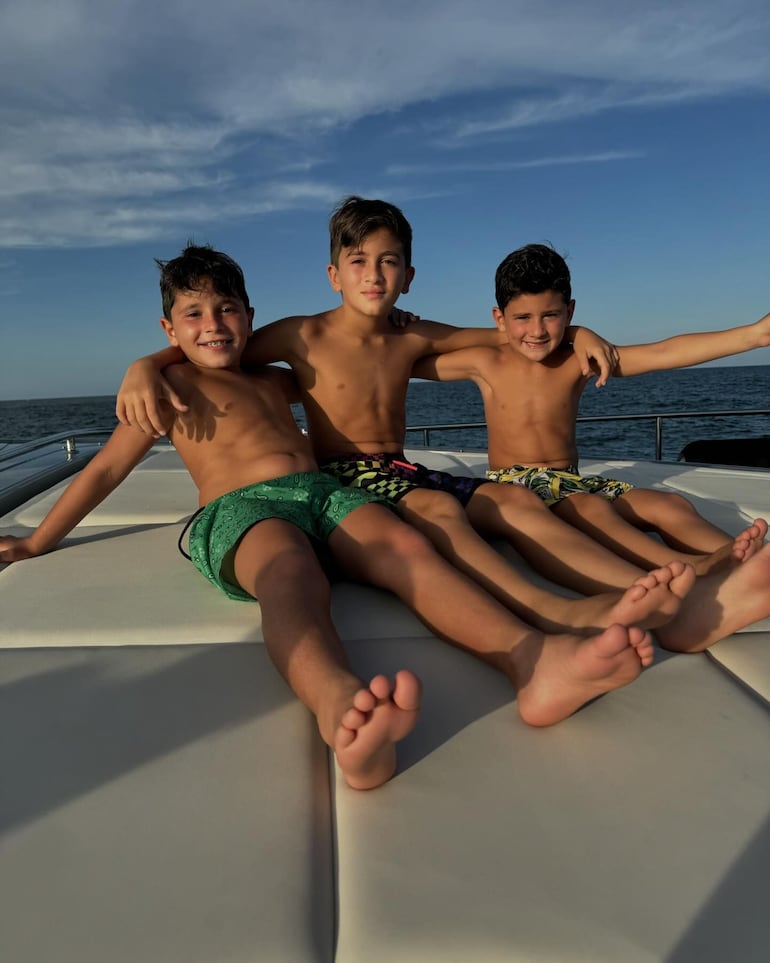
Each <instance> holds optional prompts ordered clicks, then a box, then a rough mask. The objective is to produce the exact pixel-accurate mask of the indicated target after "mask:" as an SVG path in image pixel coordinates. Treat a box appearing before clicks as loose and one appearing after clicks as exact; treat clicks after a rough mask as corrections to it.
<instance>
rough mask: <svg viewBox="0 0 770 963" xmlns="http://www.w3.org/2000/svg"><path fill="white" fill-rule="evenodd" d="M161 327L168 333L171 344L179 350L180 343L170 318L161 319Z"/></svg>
mask: <svg viewBox="0 0 770 963" xmlns="http://www.w3.org/2000/svg"><path fill="white" fill-rule="evenodd" d="M160 326H161V328H163V330H164V331H165V332H166V337H167V338H168V340H169V341H170V342H171V344H173V345H174V347H177V348H178V347H179V342H178V341H177V339H176V335H175V334H174V325H173V324H172V323H171V322H170V321H169V319H168V318H161V319H160Z"/></svg>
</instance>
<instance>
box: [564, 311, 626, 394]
mask: <svg viewBox="0 0 770 963" xmlns="http://www.w3.org/2000/svg"><path fill="white" fill-rule="evenodd" d="M572 350H573V351H574V352H575V357H576V358H577V359H578V362H579V364H580V370H581V371H582V372H583V374H584V375H585V376H586V377H588V375H590V374H592V372H593V371H594V370H595V369H596V368H598V369H599V376H598V377H597V379H596V387H597V388H603V387H604V385H606V384H607V379H608V378H609V377H610V376H611V375H612V373H613V372H614V370H615V368H616V367H617V364H618V361H619V357H618V349H617V348H616V347H615V345H614V344H612V343H611V342H609V341H605V340H604V338H602V337H600V336H599V335H598V334H595V333H594V332H593V331H591V330H590V329H589V328H583V327H577V326H576V328H575V337H574V340H573V342H572ZM592 361H593V364H592V363H591V362H592Z"/></svg>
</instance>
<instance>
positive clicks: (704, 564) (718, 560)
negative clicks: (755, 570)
mask: <svg viewBox="0 0 770 963" xmlns="http://www.w3.org/2000/svg"><path fill="white" fill-rule="evenodd" d="M766 535H767V522H766V521H765V520H764V518H756V519H754V521H753V522H752V523H751V525H747V526H746V528H744V529H743V531H742V532H739V533H738V534H737V535H736V536H735V538H734V539H733V540H732V541H731V542H725V544H724V545H722V546H721V547H720V548H718V549H717V550H716V551H715V552H712V553H711V554H710V555H704V556H703V557H701V558H699V559H697V560H695V561H693V563H692V564H693V568H694V569H695V574H696V575H711V574H712V573H714V572H721V571H723V570H724V569H726V568H729V567H731V566H733V565H739V564H740V563H741V562H746V561H748V559H750V558H751V556H752V555H755V554H756V553H757V552H758V551H759V550H760V549H761V548H762V546H763V545H764V543H765V536H766Z"/></svg>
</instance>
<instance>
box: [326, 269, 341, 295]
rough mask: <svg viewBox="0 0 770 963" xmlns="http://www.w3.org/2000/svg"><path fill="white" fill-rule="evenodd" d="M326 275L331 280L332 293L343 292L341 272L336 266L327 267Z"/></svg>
mask: <svg viewBox="0 0 770 963" xmlns="http://www.w3.org/2000/svg"><path fill="white" fill-rule="evenodd" d="M326 275H327V277H328V278H329V284H331V286H332V291H337V292H339V291H341V290H342V285H341V284H340V272H339V270H338V269H337V266H336V265H335V264H329V265H328V266H327V268H326Z"/></svg>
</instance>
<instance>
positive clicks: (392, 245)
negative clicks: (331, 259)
mask: <svg viewBox="0 0 770 963" xmlns="http://www.w3.org/2000/svg"><path fill="white" fill-rule="evenodd" d="M326 270H327V274H328V276H329V283H330V284H331V286H332V290H334V291H337V292H338V293H342V292H343V291H344V296H345V307H346V309H347V310H348V311H349V312H351V313H352V314H359V315H361V316H362V317H368V318H377V317H382V316H383V315H384V316H387V314H388V312H389V311H390V310H391V308H392V307H393V305H394V304H395V303H396V300H397V299H398V297H399V295H401V294H406V293H407V292H408V291H409V285H410V284H411V283H412V279H413V278H414V268H413V267H407V266H406V263H405V261H404V253H403V248H402V246H401V242H400V241H399V240H398V239H397V238H396V237H394V235H393V234H391V232H390V231H388V230H386V229H385V228H382V229H380V230H379V231H374V232H373V233H372V234H369V235H368V236H367V237H366V238H364V240H363V241H362V243H361V244H360V245H359V246H358V247H356V248H343V249H342V251H341V253H340V257H339V262H338V264H330V265H329V266H328V268H327V269H326Z"/></svg>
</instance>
